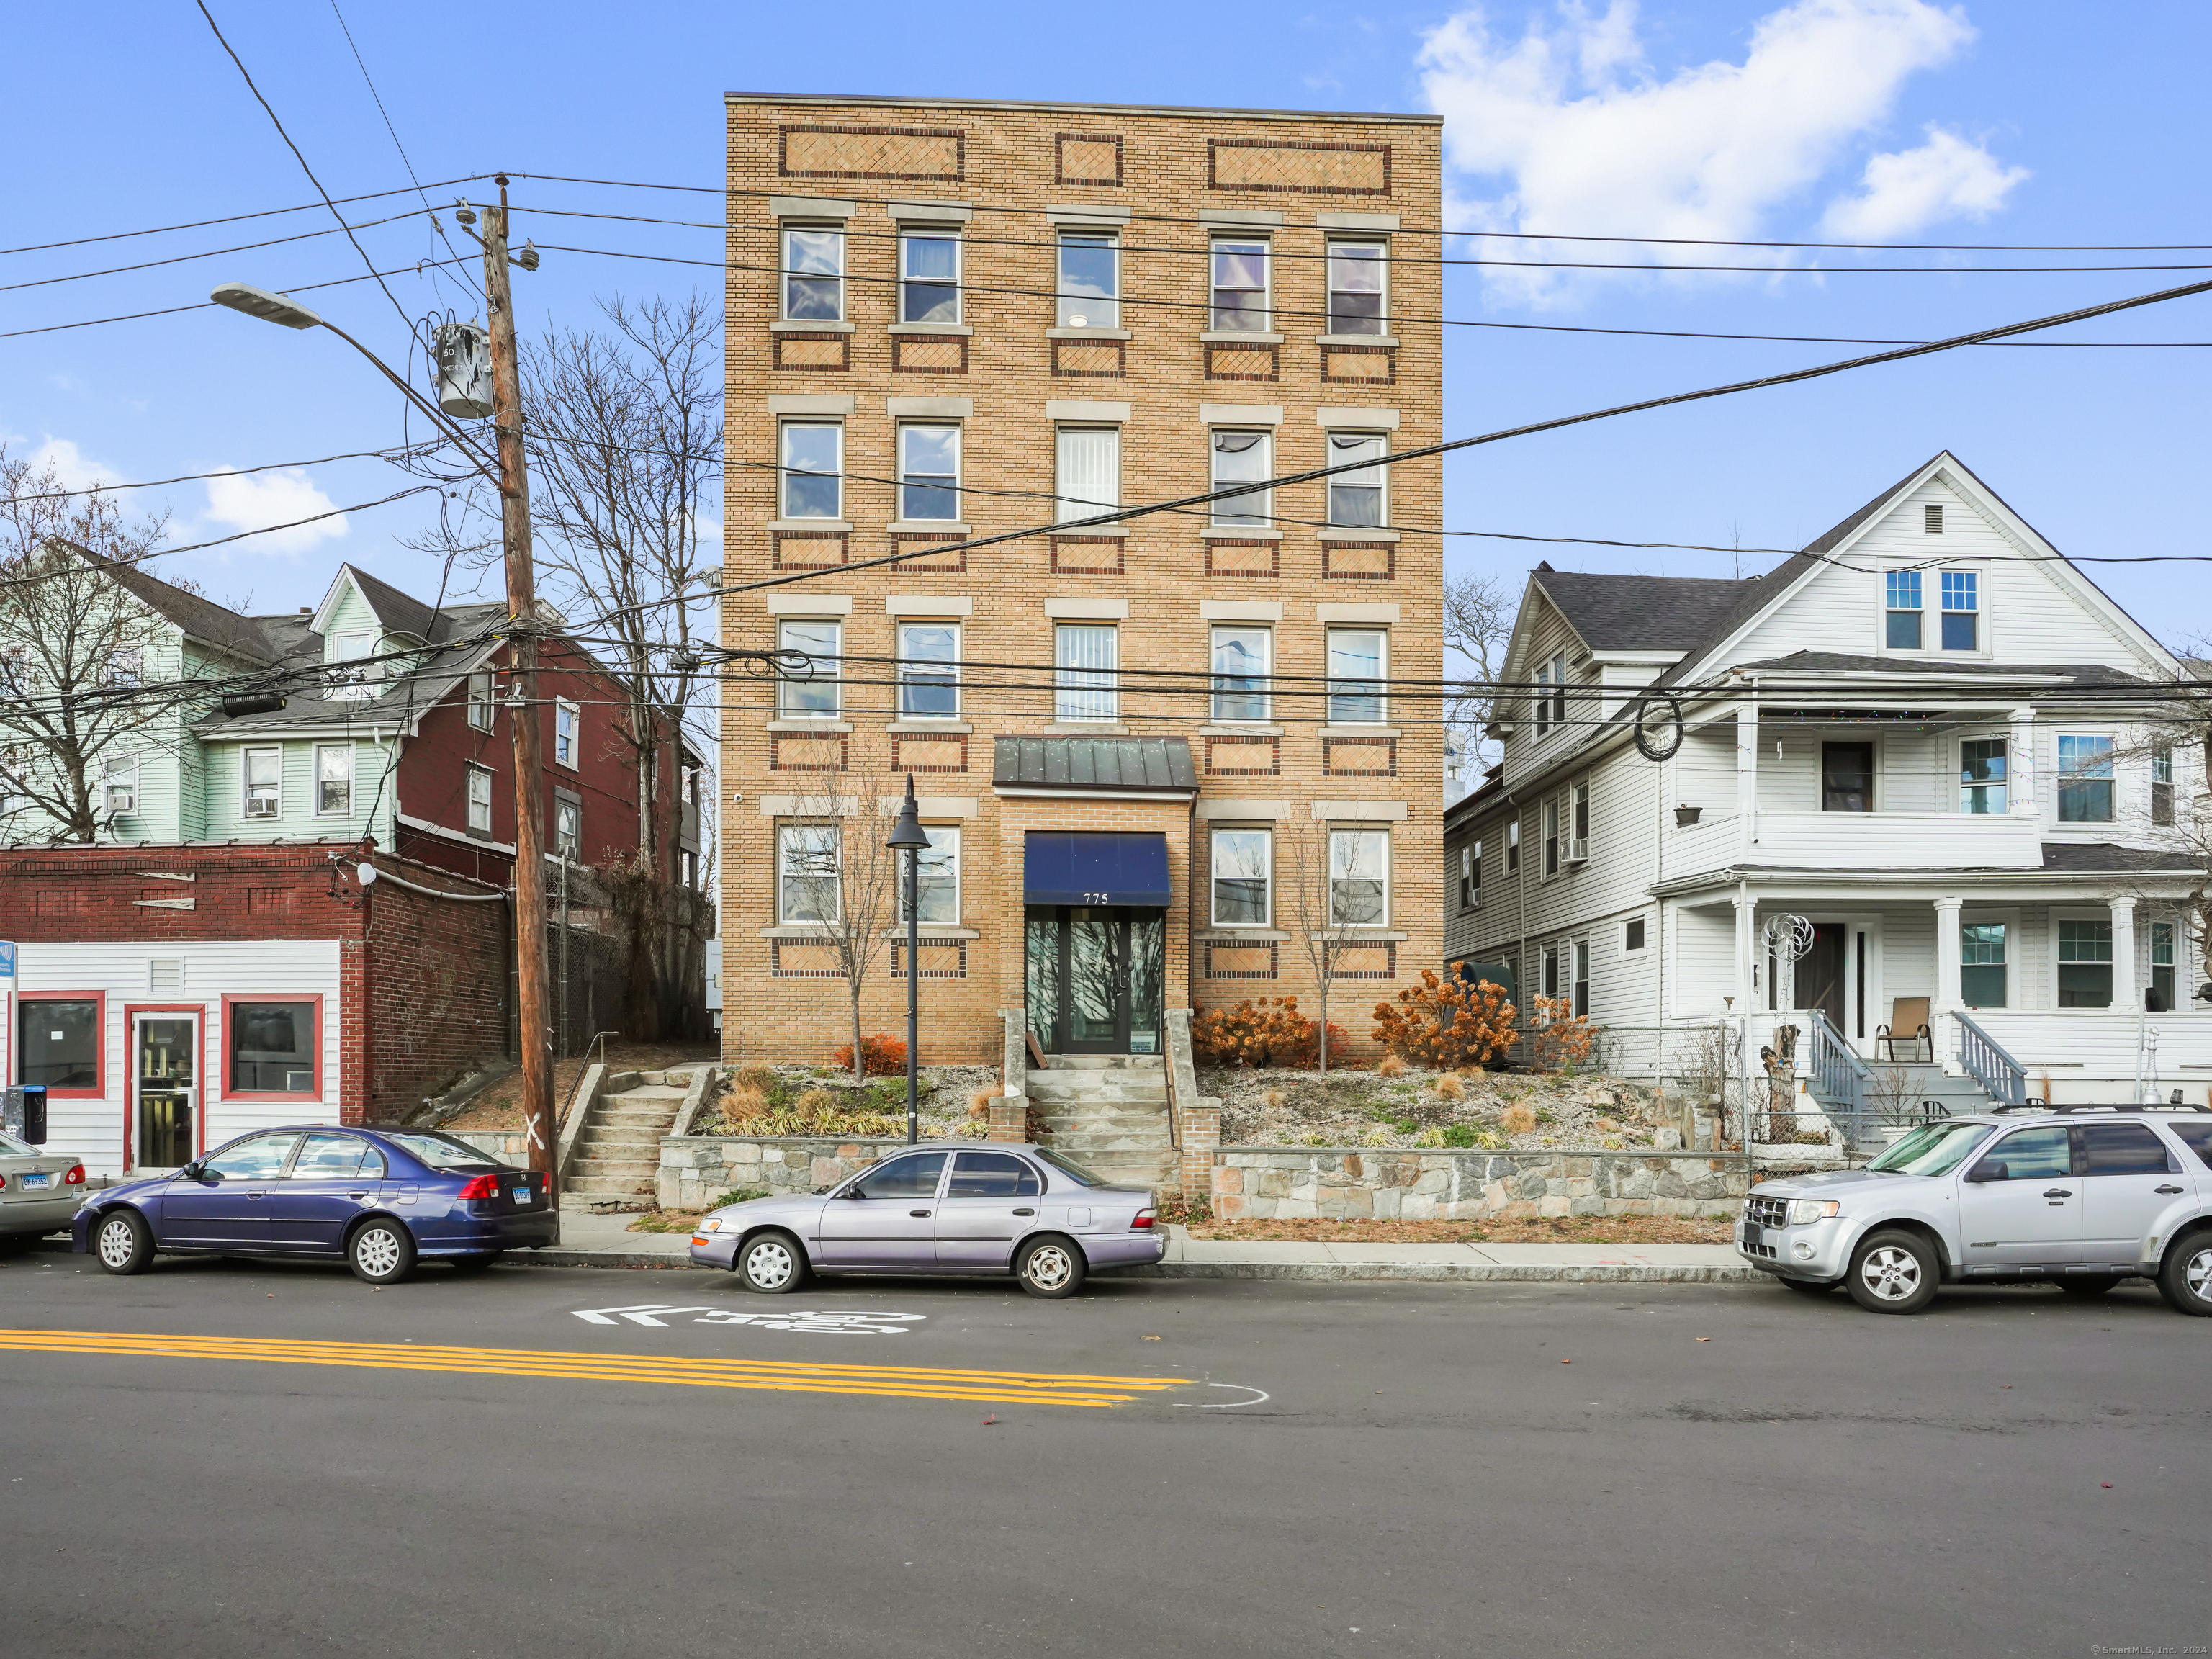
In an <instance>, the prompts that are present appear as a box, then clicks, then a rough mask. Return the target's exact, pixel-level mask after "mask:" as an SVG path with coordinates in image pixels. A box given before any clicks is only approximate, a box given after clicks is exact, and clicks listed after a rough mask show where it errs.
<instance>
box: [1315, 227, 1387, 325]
mask: <svg viewBox="0 0 2212 1659" xmlns="http://www.w3.org/2000/svg"><path fill="white" fill-rule="evenodd" d="M1388 270H1389V262H1388V260H1387V259H1386V258H1384V254H1383V246H1382V244H1381V243H1379V242H1331V243H1330V244H1329V245H1328V331H1329V332H1330V333H1332V334H1381V333H1383V332H1385V329H1384V326H1383V310H1384V282H1385V273H1386V272H1387V271H1388Z"/></svg>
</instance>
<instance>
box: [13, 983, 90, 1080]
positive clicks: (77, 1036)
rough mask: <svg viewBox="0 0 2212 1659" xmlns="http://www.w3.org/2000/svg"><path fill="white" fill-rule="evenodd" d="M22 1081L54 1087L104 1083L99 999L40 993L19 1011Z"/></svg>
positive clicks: (17, 1028) (18, 1049)
mask: <svg viewBox="0 0 2212 1659" xmlns="http://www.w3.org/2000/svg"><path fill="white" fill-rule="evenodd" d="M15 1052H16V1053H17V1054H20V1055H21V1056H22V1059H21V1064H20V1066H19V1067H18V1070H19V1072H20V1073H21V1081H22V1082H25V1083H43V1084H44V1085H46V1087H47V1088H49V1089H97V1088H98V1087H100V1004H99V1003H97V1002H95V1001H94V1000H92V999H91V998H89V997H88V998H86V999H84V1000H82V1001H77V1000H69V1001H64V1000H60V999H58V998H51V999H50V998H40V999H39V1000H35V1001H30V1002H25V1003H23V1004H22V1005H21V1007H20V1008H19V1009H18V1010H17V1012H16V1017H15Z"/></svg>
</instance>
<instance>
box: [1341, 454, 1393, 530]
mask: <svg viewBox="0 0 2212 1659" xmlns="http://www.w3.org/2000/svg"><path fill="white" fill-rule="evenodd" d="M1389 448H1390V444H1389V439H1387V438H1385V437H1384V436H1383V435H1382V434H1381V433H1379V432H1332V433H1330V434H1329V435H1328V465H1331V466H1343V465H1346V464H1347V463H1349V462H1353V461H1366V462H1370V463H1371V465H1366V466H1362V467H1359V468H1357V469H1356V470H1355V471H1350V472H1338V473H1333V474H1332V475H1330V477H1329V480H1328V522H1329V524H1330V526H1331V527H1332V528H1336V529H1347V530H1375V529H1380V528H1381V527H1382V526H1383V525H1385V524H1388V523H1389V513H1388V510H1387V508H1386V507H1385V506H1384V504H1383V500H1384V494H1385V490H1386V488H1387V485H1386V483H1385V475H1386V474H1387V473H1388V472H1389V468H1388V467H1386V466H1385V465H1383V456H1384V455H1386V454H1388V453H1389Z"/></svg>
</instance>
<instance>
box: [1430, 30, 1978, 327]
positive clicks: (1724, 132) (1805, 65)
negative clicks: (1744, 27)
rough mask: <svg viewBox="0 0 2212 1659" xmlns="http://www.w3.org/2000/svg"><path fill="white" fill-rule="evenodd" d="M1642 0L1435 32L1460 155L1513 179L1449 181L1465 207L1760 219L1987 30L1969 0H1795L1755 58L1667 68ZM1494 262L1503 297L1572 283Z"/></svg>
mask: <svg viewBox="0 0 2212 1659" xmlns="http://www.w3.org/2000/svg"><path fill="white" fill-rule="evenodd" d="M1636 18H1637V12H1636V4H1635V0H1611V3H1610V4H1608V5H1607V8H1606V9H1605V11H1604V12H1603V14H1602V15H1592V13H1591V11H1590V9H1589V7H1588V6H1587V5H1585V4H1583V3H1577V0H1563V3H1561V5H1560V7H1559V15H1558V21H1557V23H1556V25H1555V26H1553V27H1547V26H1546V23H1545V22H1544V21H1543V20H1541V19H1537V20H1532V21H1530V23H1529V25H1528V27H1527V29H1526V30H1525V31H1524V32H1523V33H1522V36H1521V38H1520V39H1519V40H1502V39H1500V38H1499V37H1498V36H1496V35H1493V34H1492V32H1491V30H1490V28H1489V26H1488V22H1487V20H1486V17H1485V15H1484V13H1483V11H1482V9H1480V7H1475V8H1471V9H1468V10H1465V11H1462V12H1460V13H1458V14H1457V15H1455V16H1453V17H1452V18H1451V19H1450V20H1449V21H1447V22H1445V23H1443V24H1442V25H1441V26H1439V27H1437V28H1436V29H1434V30H1431V32H1430V33H1429V34H1428V35H1427V37H1426V39H1425V42H1424V45H1423V47H1422V50H1421V53H1420V59H1419V62H1420V67H1421V78H1422V83H1423V86H1424V88H1425V91H1426V93H1427V95H1428V99H1429V102H1430V104H1431V107H1433V108H1434V109H1436V110H1437V111H1438V112H1440V113H1442V114H1443V116H1444V118H1445V127H1444V146H1445V155H1446V158H1447V161H1449V165H1450V166H1451V167H1453V168H1455V169H1456V170H1458V171H1460V172H1462V173H1471V174H1477V175H1488V176H1492V177H1498V176H1502V177H1503V178H1504V179H1506V180H1507V181H1508V188H1507V189H1506V191H1505V192H1504V194H1502V195H1498V196H1496V197H1488V198H1485V197H1481V196H1480V192H1479V191H1477V192H1472V193H1454V194H1451V195H1449V196H1448V200H1447V203H1446V208H1447V218H1448V220H1449V222H1455V223H1462V224H1469V225H1478V226H1480V227H1483V228H1490V229H1501V230H1502V229H1513V230H1522V231H1528V230H1534V231H1538V232H1553V233H1572V234H1584V235H1589V234H1601V235H1623V234H1628V235H1645V236H1666V237H1680V238H1692V239H1694V238H1717V239H1743V238H1747V237H1753V236H1756V235H1757V234H1758V233H1759V231H1760V229H1761V228H1762V227H1763V223H1764V221H1765V216H1767V215H1768V214H1769V213H1771V211H1773V210H1775V209H1777V208H1778V207H1779V206H1781V205H1782V204H1784V203H1786V202H1787V201H1789V200H1790V198H1792V197H1796V196H1798V195H1800V194H1802V192H1803V191H1806V190H1807V189H1808V187H1809V186H1811V185H1814V183H1815V182H1816V181H1817V180H1818V179H1820V177H1821V176H1822V174H1824V173H1826V172H1827V171H1828V170H1829V169H1830V168H1831V167H1833V166H1834V165H1835V164H1836V162H1837V161H1838V158H1839V156H1840V155H1841V154H1842V152H1844V150H1845V149H1847V148H1848V147H1849V145H1850V143H1851V142H1852V141H1853V140H1854V139H1857V138H1858V137H1861V136H1862V135H1863V134H1865V133H1866V132H1868V131H1869V130H1870V129H1872V128H1873V127H1874V126H1875V125H1877V124H1878V123H1880V122H1881V120H1883V119H1884V118H1886V117H1887V114H1888V112H1889V111H1890V108H1891V106H1892V105H1893V102H1894V101H1895V99H1896V97H1897V94H1898V91H1899V88H1900V87H1901V86H1902V84H1903V83H1904V82H1905V79H1906V77H1907V76H1911V74H1913V73H1914V72H1915V71H1916V70H1925V69H1931V68H1934V67H1935V66H1936V65H1938V64H1942V63H1944V62H1945V61H1947V60H1948V58H1951V57H1952V56H1953V55H1954V53H1956V52H1958V51H1959V50H1960V48H1961V47H1962V46H1965V45H1966V42H1968V41H1969V40H1972V39H1973V34H1974V31H1973V28H1972V26H1971V25H1970V24H1969V23H1968V22H1967V21H1966V16H1965V14H1964V13H1963V12H1962V11H1960V10H1959V9H1945V8H1943V7H1941V6H1937V5H1934V4H1930V3H1928V0H1796V3H1795V4H1791V5H1787V6H1784V7H1783V8H1782V9H1780V10H1778V11H1774V12H1771V13H1769V14H1768V15H1766V16H1765V17H1763V18H1761V19H1760V20H1759V22H1758V23H1757V24H1756V25H1755V26H1754V27H1753V30H1752V34H1751V42H1750V46H1749V47H1748V49H1747V52H1746V53H1745V56H1744V58H1743V61H1742V62H1741V63H1729V62H1723V61H1715V62H1712V63H1708V64H1697V65H1694V66H1692V67H1688V68H1685V69H1682V70H1678V71H1676V72H1675V73H1674V75H1672V76H1669V77H1668V78H1666V79H1663V80H1662V79H1660V78H1659V77H1658V76H1656V75H1654V74H1653V73H1652V72H1651V70H1650V68H1649V66H1648V65H1647V64H1646V63H1645V60H1644V52H1643V47H1642V46H1641V43H1640V42H1639V40H1638V35H1637V30H1636ZM1491 246H1493V247H1495V246H1498V244H1492V245H1491ZM1520 246H1522V248H1524V249H1529V250H1533V249H1534V248H1536V247H1546V248H1547V251H1546V252H1544V253H1542V254H1541V255H1537V254H1534V253H1533V252H1531V253H1530V254H1529V255H1528V257H1542V258H1597V259H1610V258H1633V259H1640V258H1644V255H1643V254H1642V253H1640V252H1620V253H1615V252H1605V251H1603V245H1599V246H1598V248H1596V249H1593V247H1592V246H1591V245H1589V244H1575V243H1559V244H1551V245H1548V246H1547V245H1544V244H1522V245H1520ZM1564 250H1575V251H1574V252H1564ZM1651 257H1654V258H1670V259H1673V260H1675V261H1677V262H1683V263H1689V262H1697V261H1700V260H1702V259H1703V258H1704V257H1705V256H1704V254H1703V253H1701V252H1699V251H1696V250H1689V249H1677V250H1674V252H1671V253H1663V252H1656V251H1655V252H1654V253H1653V255H1652V256H1651ZM1731 262H1732V263H1740V261H1739V260H1735V259H1734V258H1731ZM1487 275H1488V276H1489V279H1490V285H1491V288H1492V292H1493V293H1497V294H1498V295H1500V296H1501V297H1512V298H1517V299H1521V300H1524V301H1546V300H1555V299H1557V298H1559V297H1561V296H1562V295H1564V294H1565V292H1566V291H1567V289H1566V287H1565V283H1564V281H1563V279H1562V278H1561V277H1560V276H1559V275H1558V274H1557V273H1547V272H1541V271H1528V272H1500V271H1494V270H1493V271H1492V272H1489V273H1487Z"/></svg>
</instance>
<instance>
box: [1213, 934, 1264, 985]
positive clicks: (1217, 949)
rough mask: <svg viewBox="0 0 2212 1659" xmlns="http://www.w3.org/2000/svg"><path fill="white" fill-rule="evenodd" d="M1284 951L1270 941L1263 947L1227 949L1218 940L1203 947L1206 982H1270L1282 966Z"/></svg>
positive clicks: (1261, 945) (1258, 945)
mask: <svg viewBox="0 0 2212 1659" xmlns="http://www.w3.org/2000/svg"><path fill="white" fill-rule="evenodd" d="M1282 949H1283V947H1282V946H1281V945H1279V944H1278V943H1276V942H1275V941H1274V940H1273V939H1270V940H1268V941H1267V943H1265V944H1258V943H1255V944H1251V945H1229V944H1224V943H1223V942H1222V941H1220V940H1218V939H1208V940H1207V941H1206V969H1205V972H1206V978H1208V979H1273V978H1275V977H1276V975H1277V972H1278V970H1279V969H1280V968H1281V966H1282Z"/></svg>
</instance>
